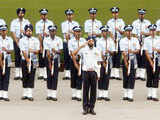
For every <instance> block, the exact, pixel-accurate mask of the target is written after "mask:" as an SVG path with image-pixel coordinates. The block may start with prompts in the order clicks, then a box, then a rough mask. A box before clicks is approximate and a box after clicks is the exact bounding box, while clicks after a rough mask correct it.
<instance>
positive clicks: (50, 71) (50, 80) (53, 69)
mask: <svg viewBox="0 0 160 120" xmlns="http://www.w3.org/2000/svg"><path fill="white" fill-rule="evenodd" d="M48 30H49V37H46V38H45V39H44V41H43V46H44V49H46V50H47V91H48V95H47V98H46V99H47V100H53V101H57V85H58V73H59V72H58V62H59V61H58V58H59V56H60V55H61V53H62V49H63V42H62V39H61V38H60V37H58V36H56V31H57V26H49V27H48Z"/></svg>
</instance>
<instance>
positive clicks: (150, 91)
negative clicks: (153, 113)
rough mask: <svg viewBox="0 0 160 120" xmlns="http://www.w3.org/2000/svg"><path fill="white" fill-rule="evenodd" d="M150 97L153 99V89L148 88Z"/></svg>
mask: <svg viewBox="0 0 160 120" xmlns="http://www.w3.org/2000/svg"><path fill="white" fill-rule="evenodd" d="M147 96H148V97H152V88H148V95H147Z"/></svg>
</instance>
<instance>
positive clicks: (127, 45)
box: [120, 37, 140, 56]
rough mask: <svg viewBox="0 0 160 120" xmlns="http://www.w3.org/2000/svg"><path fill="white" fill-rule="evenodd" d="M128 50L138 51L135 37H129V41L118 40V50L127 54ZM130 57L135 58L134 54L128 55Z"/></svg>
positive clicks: (125, 39)
mask: <svg viewBox="0 0 160 120" xmlns="http://www.w3.org/2000/svg"><path fill="white" fill-rule="evenodd" d="M128 49H130V50H132V51H135V50H140V45H139V41H138V39H137V38H135V37H131V39H130V40H129V39H128V38H127V37H125V38H122V39H121V40H120V50H121V51H125V52H127V53H128ZM130 56H135V54H133V53H130Z"/></svg>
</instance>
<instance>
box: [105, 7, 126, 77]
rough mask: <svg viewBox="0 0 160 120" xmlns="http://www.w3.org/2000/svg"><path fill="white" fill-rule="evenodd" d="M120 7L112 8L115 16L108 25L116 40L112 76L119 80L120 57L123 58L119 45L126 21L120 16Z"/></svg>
mask: <svg viewBox="0 0 160 120" xmlns="http://www.w3.org/2000/svg"><path fill="white" fill-rule="evenodd" d="M119 10H120V9H119V8H118V7H112V8H111V9H110V11H111V13H112V16H113V18H111V19H110V20H109V21H108V22H107V25H108V26H109V31H110V32H111V33H112V35H113V36H114V42H115V49H116V52H115V53H114V55H113V57H112V58H113V68H112V70H111V77H112V78H115V79H117V80H120V79H121V78H120V71H119V68H120V59H121V52H120V47H119V42H120V40H121V38H122V35H123V33H124V30H123V28H124V26H125V23H124V21H123V19H121V18H119V17H118V16H119Z"/></svg>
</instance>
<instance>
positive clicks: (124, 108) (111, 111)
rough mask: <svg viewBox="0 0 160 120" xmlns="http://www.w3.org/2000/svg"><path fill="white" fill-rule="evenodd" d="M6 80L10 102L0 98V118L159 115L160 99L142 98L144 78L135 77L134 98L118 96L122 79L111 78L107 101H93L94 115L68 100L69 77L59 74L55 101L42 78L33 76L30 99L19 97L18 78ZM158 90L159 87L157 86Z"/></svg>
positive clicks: (117, 119)
mask: <svg viewBox="0 0 160 120" xmlns="http://www.w3.org/2000/svg"><path fill="white" fill-rule="evenodd" d="M13 74H14V69H12V76H11V80H10V88H9V97H10V99H11V101H10V102H2V101H0V120H3V119H4V120H107V119H108V120H154V119H158V118H159V115H160V114H159V113H160V112H159V111H160V102H152V101H150V102H149V101H146V93H147V89H146V87H145V82H142V81H139V80H138V81H136V90H135V96H134V97H135V101H134V102H133V103H128V102H125V101H122V100H121V96H122V92H123V91H122V90H123V89H122V81H117V80H111V82H110V97H111V99H112V101H110V102H104V101H101V102H99V101H98V102H97V103H96V108H95V111H96V112H97V115H96V116H92V115H87V116H83V115H82V103H81V102H76V101H71V89H70V81H64V80H62V77H63V74H64V73H60V75H59V84H58V101H57V102H52V101H50V102H49V101H46V100H45V98H46V82H45V81H40V80H36V82H35V90H34V98H35V101H34V102H29V101H21V100H20V98H21V95H22V84H21V81H14V80H13ZM159 92H160V90H159Z"/></svg>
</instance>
